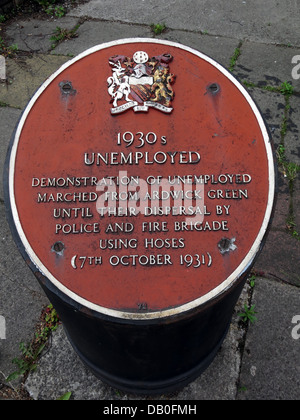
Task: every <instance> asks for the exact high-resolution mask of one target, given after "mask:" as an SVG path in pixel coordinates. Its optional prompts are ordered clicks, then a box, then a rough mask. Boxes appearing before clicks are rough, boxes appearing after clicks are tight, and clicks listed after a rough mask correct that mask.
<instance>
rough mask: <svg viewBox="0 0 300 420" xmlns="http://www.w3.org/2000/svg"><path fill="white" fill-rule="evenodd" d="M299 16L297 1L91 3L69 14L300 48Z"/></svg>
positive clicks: (132, 0) (121, 0)
mask: <svg viewBox="0 0 300 420" xmlns="http://www.w3.org/2000/svg"><path fill="white" fill-rule="evenodd" d="M298 13H299V4H298V2H297V0H289V1H284V2H278V1H277V0H265V1H264V2H261V1H260V0H252V1H248V0H247V1H246V0H236V1H234V2H229V1H228V2H224V1H223V0H214V1H211V0H186V1H185V2H183V1H182V0H172V1H168V2H162V1H160V0H147V1H145V0H130V1H129V0H126V1H124V0H110V1H109V2H107V1H106V0H92V1H89V2H88V3H86V4H83V5H80V6H79V7H77V8H75V9H73V10H72V11H71V12H70V15H72V16H77V17H82V16H89V17H91V18H98V19H106V20H114V21H117V20H119V21H122V22H128V23H142V24H146V25H150V24H151V23H165V24H166V26H167V27H168V28H172V29H185V30H191V31H202V32H204V31H207V32H208V33H210V34H212V35H223V36H227V37H231V38H236V39H239V40H240V39H249V40H251V41H255V42H258V43H265V42H269V43H281V44H286V45H288V44H292V45H298V46H300V41H299V39H300V28H299V20H298Z"/></svg>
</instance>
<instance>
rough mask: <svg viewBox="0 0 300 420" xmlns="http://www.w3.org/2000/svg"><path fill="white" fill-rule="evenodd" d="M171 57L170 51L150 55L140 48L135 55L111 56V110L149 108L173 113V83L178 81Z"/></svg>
mask: <svg viewBox="0 0 300 420" xmlns="http://www.w3.org/2000/svg"><path fill="white" fill-rule="evenodd" d="M172 59H173V57H172V56H171V55H170V54H162V55H160V56H156V57H152V58H149V56H148V54H147V53H146V52H144V51H137V52H136V53H135V54H134V55H133V57H132V58H130V57H125V56H123V55H116V56H113V57H110V59H109V64H110V65H111V67H112V76H111V77H109V78H108V79H107V83H108V93H109V94H110V96H111V103H112V105H113V107H112V108H111V113H112V114H113V115H114V114H120V113H121V112H125V111H127V110H128V109H130V108H133V110H134V111H135V112H138V111H143V112H147V111H148V109H149V108H150V107H151V108H155V109H157V110H159V111H162V112H165V113H170V112H172V110H173V108H172V107H171V102H172V100H173V98H174V92H173V88H172V84H173V83H174V82H175V76H174V74H171V73H170V69H169V63H170V62H171V61H172Z"/></svg>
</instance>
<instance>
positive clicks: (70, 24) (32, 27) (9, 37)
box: [5, 16, 78, 53]
mask: <svg viewBox="0 0 300 420" xmlns="http://www.w3.org/2000/svg"><path fill="white" fill-rule="evenodd" d="M77 23H78V18H72V17H69V16H65V17H62V18H61V19H48V20H45V19H43V20H40V19H27V20H17V21H15V22H13V23H12V24H11V25H9V27H8V28H7V30H6V33H5V35H6V41H7V43H8V45H11V44H16V45H17V46H18V49H19V50H21V51H28V52H32V53H33V52H39V53H47V52H48V51H49V50H50V49H51V45H52V43H53V42H52V41H51V40H50V38H51V36H52V35H53V34H54V32H55V30H56V28H57V27H59V28H62V29H72V28H74V27H75V26H76V24H77Z"/></svg>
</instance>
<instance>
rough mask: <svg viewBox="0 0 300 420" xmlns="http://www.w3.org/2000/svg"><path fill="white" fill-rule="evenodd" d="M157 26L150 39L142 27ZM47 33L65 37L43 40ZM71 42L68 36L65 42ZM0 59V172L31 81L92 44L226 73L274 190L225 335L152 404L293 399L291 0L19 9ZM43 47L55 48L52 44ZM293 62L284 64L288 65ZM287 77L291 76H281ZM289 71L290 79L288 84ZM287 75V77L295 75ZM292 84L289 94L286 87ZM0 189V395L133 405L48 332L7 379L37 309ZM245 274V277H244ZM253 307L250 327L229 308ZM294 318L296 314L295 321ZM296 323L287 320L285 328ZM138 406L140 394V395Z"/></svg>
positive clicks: (298, 344)
mask: <svg viewBox="0 0 300 420" xmlns="http://www.w3.org/2000/svg"><path fill="white" fill-rule="evenodd" d="M152 23H155V24H156V23H164V24H165V25H166V28H167V29H166V30H165V31H164V32H163V33H162V34H161V35H154V34H153V32H152V31H151V28H150V25H151V24H152ZM57 27H59V28H62V29H66V30H67V32H65V34H69V35H70V33H71V32H72V31H73V35H74V36H73V37H72V36H71V35H70V36H66V37H65V38H68V39H65V40H60V41H59V42H58V41H57V43H55V41H53V39H52V40H51V39H50V38H51V37H53V36H54V35H55V33H57V32H56V31H57ZM75 35H76V36H75ZM0 36H1V37H2V38H3V39H4V41H5V44H6V46H7V47H8V46H11V45H14V44H17V45H18V51H17V52H15V54H14V55H13V57H12V58H7V59H6V65H7V66H6V76H7V80H6V82H5V83H0V104H1V107H0V124H1V131H0V168H1V172H2V171H3V167H4V159H5V154H6V149H7V146H8V143H9V140H10V137H11V135H12V132H13V129H14V127H15V125H16V123H17V121H18V118H19V117H20V115H21V112H22V110H23V109H24V107H25V106H26V104H27V102H28V100H29V99H30V97H31V96H32V95H33V93H34V92H35V90H36V89H37V88H38V87H39V86H40V85H41V83H42V82H43V81H44V80H45V79H46V78H47V77H48V76H50V75H51V74H52V73H53V72H54V71H55V70H57V69H58V68H59V67H60V66H61V65H62V64H63V63H65V62H67V61H68V60H69V59H70V57H72V56H74V55H77V54H79V53H80V52H82V51H84V50H86V49H88V48H90V47H92V46H94V45H97V44H101V43H103V42H107V41H111V40H115V39H120V38H129V37H148V38H149V37H157V38H160V39H167V40H171V41H176V42H179V43H182V44H185V45H188V46H190V47H193V48H195V49H198V50H200V51H201V52H203V53H205V54H207V55H209V56H211V57H213V58H214V59H216V60H217V61H219V62H220V63H221V64H223V65H224V66H225V67H227V68H229V67H231V69H232V71H233V73H234V74H235V75H236V76H237V77H239V78H240V80H241V81H242V82H243V83H244V85H245V86H246V87H248V89H249V92H250V93H251V95H252V96H253V98H254V99H255V101H256V103H257V104H258V106H259V108H260V109H261V111H262V113H263V115H264V117H265V120H266V122H267V124H268V126H269V129H270V131H271V133H272V137H273V140H274V143H275V148H276V150H277V151H278V169H279V195H278V203H277V207H276V212H275V216H274V221H273V224H272V228H271V231H270V233H269V236H268V239H267V242H266V245H265V248H264V250H263V252H262V253H261V255H260V257H259V259H258V260H257V262H256V265H255V267H254V271H253V275H254V277H253V278H252V280H251V284H250V281H249V282H248V283H247V285H246V287H245V289H244V291H243V294H242V296H241V298H240V301H239V303H238V305H237V307H236V309H235V313H234V315H233V321H232V324H231V328H230V331H229V334H228V336H227V338H226V340H225V342H224V344H223V346H222V348H221V350H220V351H219V353H218V355H217V357H216V359H215V360H214V362H213V363H212V364H211V366H210V367H209V368H208V369H207V371H206V372H205V373H204V374H203V375H201V377H200V378H198V379H197V380H196V381H194V382H193V383H191V384H190V385H188V386H187V387H185V388H184V389H183V390H181V391H179V392H178V393H176V394H172V395H167V396H164V395H162V396H158V397H155V398H153V397H152V398H153V399H156V400H172V401H179V400H202V399H205V400H206V399H207V400H208V399H224V400H240V399H243V400H244V399H248V400H255V399H277V400H279V399H286V400H288V399H297V400H298V399H300V327H297V326H298V325H299V324H300V289H299V287H300V252H299V251H300V210H299V208H300V170H299V169H300V167H299V165H300V138H299V130H300V69H299V72H298V73H297V68H296V64H295V63H296V62H295V61H294V57H297V56H299V61H297V62H300V41H299V40H300V27H299V7H298V6H297V1H296V0H284V1H282V2H280V3H278V2H277V1H275V0H267V1H265V2H260V1H258V0H253V1H251V2H250V1H249V0H247V1H246V0H245V1H234V2H224V1H221V0H187V1H185V2H182V1H181V0H166V1H165V2H163V3H162V2H161V1H158V0H148V1H141V0H139V1H137V0H130V1H127V0H125V1H124V0H123V1H121V0H110V1H109V2H107V1H104V0H91V1H86V2H80V4H78V5H77V6H76V5H75V7H71V8H69V11H68V13H67V14H66V15H65V16H64V17H62V18H60V19H58V18H50V17H49V16H47V15H45V14H34V15H28V14H25V15H24V14H20V15H18V16H16V17H14V18H12V19H10V20H8V21H7V22H5V23H4V24H1V32H0ZM54 43H55V45H54ZM292 61H293V62H292ZM293 70H294V71H293ZM297 74H299V78H297ZM295 76H296V77H295ZM290 86H292V90H290V89H289V87H290ZM0 183H1V191H0V217H1V223H0V229H1V231H0V255H1V258H0V316H1V317H2V319H5V327H6V328H5V339H4V338H2V337H1V335H0V399H1V398H2V399H6V398H8V399H24V398H33V399H51V400H52V399H53V400H54V399H57V398H59V397H60V396H61V395H63V394H64V393H66V392H71V393H72V396H71V398H72V399H75V400H76V399H77V400H78V399H84V400H93V399H98V400H124V401H125V400H137V399H147V397H136V396H134V395H129V394H125V393H123V392H120V391H118V390H114V389H112V388H110V387H108V386H106V385H104V384H103V383H102V382H101V381H99V380H97V379H95V378H94V377H93V376H92V375H91V374H90V373H89V372H88V371H87V370H86V368H85V367H84V366H83V365H82V364H81V362H80V361H79V359H78V357H77V355H76V354H75V353H74V352H73V350H72V349H71V347H70V344H69V342H68V340H67V338H66V336H65V333H64V331H63V328H62V327H61V326H60V327H59V328H58V330H57V331H55V332H54V333H53V334H52V339H51V340H52V341H51V343H50V344H51V345H50V346H49V347H48V348H47V351H46V352H45V354H43V355H42V357H41V358H40V359H39V360H38V364H37V369H36V370H35V371H34V372H32V373H30V375H29V376H26V380H25V379H24V377H22V376H20V377H19V378H18V379H15V380H13V381H11V382H9V383H7V382H6V381H5V378H6V377H7V376H8V375H9V374H10V373H11V372H12V371H13V370H15V368H16V366H14V365H13V364H12V360H13V359H14V358H18V357H20V355H21V353H20V350H19V343H21V342H23V343H30V342H31V341H32V340H33V339H34V334H35V329H36V324H37V323H38V322H39V319H40V315H41V312H42V309H43V308H44V307H45V306H47V305H48V304H49V302H48V300H47V298H46V297H45V296H44V294H43V292H42V290H41V289H40V287H39V285H38V284H37V281H36V279H35V278H34V276H33V275H32V274H31V272H30V270H29V269H28V268H27V267H26V264H25V263H24V261H23V260H22V258H21V256H20V254H19V252H18V250H17V248H16V246H15V244H14V242H13V239H12V237H11V234H10V230H9V227H8V225H7V222H6V220H5V208H4V196H3V191H2V179H1V181H0ZM254 278H255V279H254ZM245 304H247V306H251V305H255V309H256V311H257V321H256V322H255V323H254V324H251V323H250V324H249V323H247V324H244V323H242V322H241V318H240V317H239V316H238V313H239V312H241V311H242V309H243V307H244V305H245ZM297 316H298V317H297ZM297 320H298V321H297ZM148 400H149V398H148Z"/></svg>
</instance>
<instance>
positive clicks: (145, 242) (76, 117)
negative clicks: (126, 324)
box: [9, 39, 275, 319]
mask: <svg viewBox="0 0 300 420" xmlns="http://www.w3.org/2000/svg"><path fill="white" fill-rule="evenodd" d="M274 184H275V183H274V162H273V154H272V148H271V144H270V138H269V135H268V132H267V129H266V127H265V124H264V122H263V119H262V117H261V115H260V112H259V111H258V109H257V107H256V105H255V104H254V102H253V100H252V99H251V97H250V96H249V94H248V93H247V91H246V90H245V89H244V88H243V87H242V86H241V84H240V83H239V82H238V81H237V80H236V79H235V78H234V77H233V75H232V74H231V73H230V72H228V71H227V70H226V69H224V68H223V67H222V66H220V65H219V64H218V63H216V62H215V61H214V60H212V59H211V58H209V57H207V56H205V55H203V54H201V53H200V52H198V51H195V50H193V49H191V48H188V47H184V46H182V45H179V44H175V43H172V42H167V41H158V40H155V39H128V40H121V41H116V42H111V43H108V44H103V45H101V46H97V47H94V48H92V49H90V50H88V51H87V52H85V53H83V54H81V55H80V56H78V57H76V58H75V59H74V60H71V61H70V62H68V63H67V64H65V65H64V66H63V67H62V68H61V69H60V70H58V71H57V72H56V73H55V74H54V75H53V76H52V77H51V78H50V79H48V80H47V81H46V82H45V83H44V85H43V86H42V87H41V88H40V89H39V91H38V92H37V93H36V94H35V96H34V97H33V98H32V100H31V102H30V103H29V105H28V107H27V108H26V110H25V112H24V114H23V116H22V118H21V121H20V123H19V126H18V129H17V131H16V135H15V139H14V143H13V147H12V152H11V157H10V167H9V194H10V202H11V208H12V215H13V219H14V223H15V226H16V228H17V232H18V235H19V237H20V239H21V241H22V243H23V245H24V248H25V250H26V253H27V255H28V256H29V258H30V260H31V261H32V262H33V263H34V264H35V265H36V266H37V267H38V268H39V270H40V271H41V272H42V273H43V275H45V276H46V277H47V278H48V279H49V280H50V281H51V282H52V283H53V284H54V285H55V286H56V287H57V288H58V289H59V290H60V291H62V292H63V293H65V294H66V295H68V296H69V297H71V298H72V299H74V300H75V301H76V302H78V303H80V304H82V305H84V306H86V307H88V308H90V309H93V310H95V311H97V312H100V313H103V314H106V315H111V316H113V317H119V318H129V317H130V318H131V319H151V318H153V319H155V318H159V317H165V316H169V315H173V314H178V313H181V312H184V311H187V310H189V309H192V308H195V307H197V306H199V305H201V304H203V303H205V302H207V301H209V300H210V299H212V298H213V297H215V296H217V295H219V294H221V293H222V292H223V291H224V290H226V289H227V288H229V287H230V286H231V285H232V284H233V283H234V282H235V281H236V280H237V279H238V278H239V277H240V276H241V275H242V274H243V273H244V272H245V271H246V270H247V269H248V268H249V266H251V264H252V263H253V261H254V258H255V257H256V256H257V254H258V252H259V250H260V248H261V244H262V241H263V238H264V236H265V234H266V230H267V227H268V224H269V220H270V217H271V213H272V209H273V202H274V190H275V186H274Z"/></svg>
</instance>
